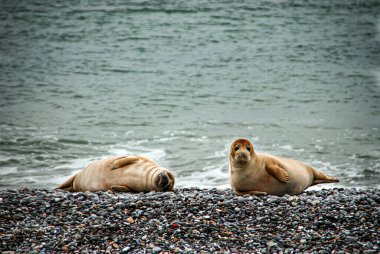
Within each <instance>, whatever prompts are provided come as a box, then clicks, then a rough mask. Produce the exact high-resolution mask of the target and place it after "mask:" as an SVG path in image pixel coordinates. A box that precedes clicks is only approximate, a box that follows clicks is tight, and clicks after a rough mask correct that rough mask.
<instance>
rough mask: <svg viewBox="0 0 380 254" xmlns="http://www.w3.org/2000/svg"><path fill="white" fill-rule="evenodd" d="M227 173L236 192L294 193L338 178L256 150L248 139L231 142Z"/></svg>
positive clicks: (262, 193) (278, 194) (243, 193)
mask: <svg viewBox="0 0 380 254" xmlns="http://www.w3.org/2000/svg"><path fill="white" fill-rule="evenodd" d="M229 174H230V184H231V187H232V189H233V191H234V192H235V193H236V194H237V195H245V194H250V195H266V194H269V195H277V196H282V195H285V194H289V195H294V194H300V193H301V192H303V191H304V190H305V189H306V188H308V187H310V186H312V185H316V184H320V183H333V182H339V180H338V179H337V178H335V177H331V176H328V175H325V174H323V173H321V172H319V171H318V170H316V169H314V168H312V167H310V166H308V165H306V164H304V163H302V162H300V161H297V160H294V159H290V158H283V157H277V156H273V155H268V154H263V153H256V152H255V150H254V147H253V144H252V143H251V142H250V141H249V140H247V139H237V140H235V141H234V142H233V143H232V145H231V149H230V154H229Z"/></svg>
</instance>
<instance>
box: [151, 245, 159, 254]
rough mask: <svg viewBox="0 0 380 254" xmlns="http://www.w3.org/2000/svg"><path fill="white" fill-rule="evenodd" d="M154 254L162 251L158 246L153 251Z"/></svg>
mask: <svg viewBox="0 0 380 254" xmlns="http://www.w3.org/2000/svg"><path fill="white" fill-rule="evenodd" d="M152 251H153V253H157V252H160V251H161V248H160V247H158V246H156V247H154V248H153V249H152Z"/></svg>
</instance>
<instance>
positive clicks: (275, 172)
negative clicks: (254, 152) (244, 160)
mask: <svg viewBox="0 0 380 254" xmlns="http://www.w3.org/2000/svg"><path fill="white" fill-rule="evenodd" d="M265 170H266V171H267V172H268V174H270V175H271V176H273V177H274V178H276V179H277V180H278V181H280V182H282V183H287V182H289V180H290V178H289V174H288V172H286V170H285V169H284V168H282V167H280V166H279V165H277V164H276V163H275V162H273V161H271V162H268V163H267V165H266V166H265Z"/></svg>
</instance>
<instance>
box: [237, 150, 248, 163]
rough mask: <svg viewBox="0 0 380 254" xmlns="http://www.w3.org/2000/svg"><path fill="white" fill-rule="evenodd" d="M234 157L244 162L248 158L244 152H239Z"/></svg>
mask: <svg viewBox="0 0 380 254" xmlns="http://www.w3.org/2000/svg"><path fill="white" fill-rule="evenodd" d="M235 159H236V160H237V161H239V162H246V161H248V160H249V155H248V154H247V153H246V152H240V153H237V154H236V157H235Z"/></svg>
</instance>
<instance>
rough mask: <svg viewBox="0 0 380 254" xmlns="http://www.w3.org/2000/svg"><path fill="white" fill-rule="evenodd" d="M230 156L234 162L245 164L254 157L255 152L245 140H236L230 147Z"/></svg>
mask: <svg viewBox="0 0 380 254" xmlns="http://www.w3.org/2000/svg"><path fill="white" fill-rule="evenodd" d="M230 155H231V158H232V159H233V160H234V162H237V163H246V162H249V161H250V160H251V159H252V158H253V157H254V156H255V151H254V148H253V145H252V143H251V142H249V141H248V140H247V139H237V140H235V141H234V142H233V143H232V145H231V149H230Z"/></svg>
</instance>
